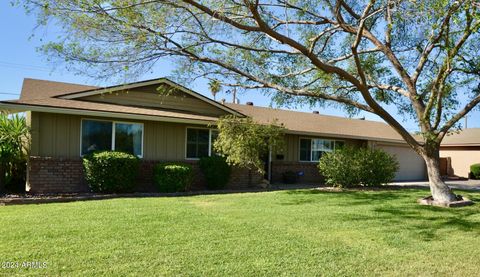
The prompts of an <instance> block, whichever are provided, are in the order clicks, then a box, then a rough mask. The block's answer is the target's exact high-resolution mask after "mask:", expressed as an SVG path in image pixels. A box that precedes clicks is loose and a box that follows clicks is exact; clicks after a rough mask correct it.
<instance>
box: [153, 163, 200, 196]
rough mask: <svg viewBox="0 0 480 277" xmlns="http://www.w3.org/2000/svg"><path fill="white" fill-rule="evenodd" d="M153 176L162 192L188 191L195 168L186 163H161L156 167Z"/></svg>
mask: <svg viewBox="0 0 480 277" xmlns="http://www.w3.org/2000/svg"><path fill="white" fill-rule="evenodd" d="M153 178H154V180H155V184H156V185H157V187H158V189H159V190H160V191H161V192H178V191H186V190H188V189H189V187H190V185H191V184H192V181H193V170H192V167H191V166H190V165H188V164H184V163H160V164H157V165H156V166H155V168H154V177H153Z"/></svg>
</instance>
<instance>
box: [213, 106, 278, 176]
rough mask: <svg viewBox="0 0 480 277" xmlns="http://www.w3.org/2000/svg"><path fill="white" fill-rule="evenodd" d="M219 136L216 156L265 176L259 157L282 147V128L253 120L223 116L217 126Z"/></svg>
mask: <svg viewBox="0 0 480 277" xmlns="http://www.w3.org/2000/svg"><path fill="white" fill-rule="evenodd" d="M217 128H218V130H219V134H218V137H217V139H216V140H215V142H214V145H213V146H214V148H215V150H216V151H217V152H219V153H220V154H222V155H224V156H225V157H226V161H227V163H229V164H232V165H237V166H240V167H246V168H248V169H254V170H256V171H257V172H259V173H262V174H263V173H265V166H264V161H263V160H262V157H264V156H266V155H268V154H269V152H270V151H274V150H275V151H280V150H282V148H283V146H284V142H285V141H284V132H285V128H284V127H283V126H281V125H279V124H278V123H277V122H271V123H270V124H259V123H256V122H255V121H253V119H252V118H250V117H246V118H241V117H235V116H225V117H223V118H220V120H218V122H217Z"/></svg>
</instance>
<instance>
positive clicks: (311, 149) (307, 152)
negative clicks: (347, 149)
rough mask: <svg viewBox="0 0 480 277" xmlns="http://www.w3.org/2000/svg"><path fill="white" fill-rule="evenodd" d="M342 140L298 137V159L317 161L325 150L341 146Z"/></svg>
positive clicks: (330, 150)
mask: <svg viewBox="0 0 480 277" xmlns="http://www.w3.org/2000/svg"><path fill="white" fill-rule="evenodd" d="M343 145H344V142H343V141H336V140H329V139H300V161H304V162H317V161H318V160H320V158H321V157H322V155H323V154H324V153H326V152H332V151H333V150H334V149H337V148H338V149H339V148H342V147H343Z"/></svg>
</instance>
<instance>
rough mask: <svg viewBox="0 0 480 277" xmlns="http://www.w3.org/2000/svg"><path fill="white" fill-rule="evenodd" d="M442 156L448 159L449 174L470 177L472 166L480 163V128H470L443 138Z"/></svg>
mask: <svg viewBox="0 0 480 277" xmlns="http://www.w3.org/2000/svg"><path fill="white" fill-rule="evenodd" d="M440 157H442V158H445V159H447V161H448V162H447V168H448V172H447V173H448V175H450V176H458V177H464V178H468V173H469V172H470V166H471V165H472V164H477V163H480V128H468V129H464V130H461V131H458V132H455V133H453V134H451V135H448V136H446V137H445V138H444V139H443V142H442V145H441V147H440Z"/></svg>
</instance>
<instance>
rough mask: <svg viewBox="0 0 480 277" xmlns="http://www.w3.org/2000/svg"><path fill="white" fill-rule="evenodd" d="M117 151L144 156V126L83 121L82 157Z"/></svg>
mask: <svg viewBox="0 0 480 277" xmlns="http://www.w3.org/2000/svg"><path fill="white" fill-rule="evenodd" d="M105 150H115V151H121V152H125V153H129V154H133V155H136V156H138V157H142V156H143V124H140V123H129V122H115V121H101V120H90V119H84V120H82V141H81V155H85V154H89V153H92V152H95V151H105Z"/></svg>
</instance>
